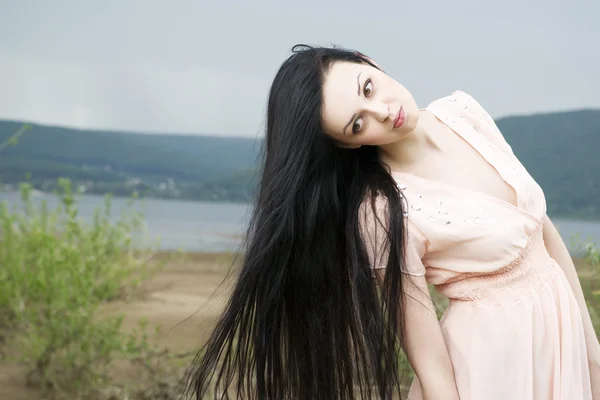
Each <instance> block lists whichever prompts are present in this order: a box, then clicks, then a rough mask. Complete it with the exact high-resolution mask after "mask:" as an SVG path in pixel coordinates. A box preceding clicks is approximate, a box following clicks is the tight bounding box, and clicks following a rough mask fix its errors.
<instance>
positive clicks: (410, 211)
mask: <svg viewBox="0 0 600 400" xmlns="http://www.w3.org/2000/svg"><path fill="white" fill-rule="evenodd" d="M426 110H428V111H429V112H431V113H432V114H433V115H434V116H435V117H436V118H438V119H439V120H440V121H441V122H443V123H444V124H446V125H447V126H448V127H449V128H450V129H451V132H452V133H453V134H457V135H459V136H460V137H461V138H462V139H464V141H465V142H466V143H468V144H469V145H470V146H471V147H472V148H473V149H474V150H475V151H476V152H477V153H478V154H479V155H480V156H481V157H482V158H483V160H484V161H485V162H487V163H488V164H489V165H490V166H492V167H493V168H494V169H495V171H496V172H497V173H498V174H499V176H500V177H501V178H502V180H503V181H504V182H505V183H506V184H507V185H509V186H510V187H511V188H512V189H514V193H515V194H516V204H512V203H509V202H507V201H505V200H501V199H499V198H496V197H494V196H490V195H487V194H483V193H480V192H476V191H471V190H465V189H461V188H458V187H454V186H450V185H447V184H444V183H441V182H437V181H432V180H428V179H424V178H421V177H418V176H416V175H411V174H408V173H402V172H393V176H394V178H395V180H396V182H397V184H398V185H399V187H400V189H401V190H402V191H403V193H404V196H405V197H406V204H405V207H406V211H407V212H406V214H405V217H406V218H405V220H406V222H407V226H408V229H407V231H408V249H407V254H406V257H407V263H406V269H405V271H404V272H405V273H407V274H411V275H418V276H425V277H426V280H427V282H428V283H430V284H432V285H433V286H434V287H435V289H436V290H437V291H438V292H439V293H441V294H443V295H445V296H446V297H448V298H449V299H450V303H449V307H448V308H447V310H446V311H445V313H444V315H443V316H442V318H441V319H440V325H441V329H442V333H443V336H444V340H445V343H446V346H447V348H448V351H449V354H450V358H451V360H452V365H453V368H454V374H455V378H456V385H457V387H458V391H459V394H460V398H461V400H532V399H535V400H537V399H540V400H541V399H544V400H546V399H548V400H550V399H552V400H556V399H561V400H591V398H592V395H591V388H590V376H589V369H588V360H587V355H586V344H585V337H584V330H583V322H582V318H581V314H580V310H579V307H578V304H577V302H576V299H575V297H574V294H573V292H572V290H571V288H570V286H569V283H568V281H567V279H566V277H565V275H564V273H563V271H562V269H561V268H560V266H559V265H558V264H557V263H556V262H555V261H554V260H553V259H552V258H551V257H550V255H549V254H548V252H547V250H546V247H545V245H544V241H543V237H542V223H543V220H544V218H545V217H546V201H545V198H544V193H543V191H542V189H541V188H540V186H539V185H538V184H537V183H536V182H535V181H534V179H533V178H532V177H531V176H530V175H529V173H528V172H527V171H526V169H525V168H524V167H523V165H522V164H521V163H520V162H519V160H518V159H517V158H516V157H515V155H514V153H513V151H512V149H511V147H510V145H509V144H508V143H507V142H506V141H505V139H504V137H503V135H502V134H501V132H500V130H499V129H498V127H497V126H496V124H495V123H494V121H493V119H492V118H491V117H490V115H489V114H488V113H487V112H486V111H485V110H484V109H483V108H482V107H481V105H480V104H479V103H478V102H477V101H476V100H475V99H474V98H473V97H471V96H470V95H468V94H466V93H464V92H462V91H456V92H454V93H452V94H451V95H449V96H446V97H443V98H440V99H438V100H435V101H433V102H432V103H431V104H429V105H428V107H427V108H426ZM471 173H472V174H477V170H473V171H472V172H471ZM370 254H371V256H372V259H371V262H372V263H373V268H385V263H383V262H377V260H376V259H375V258H374V256H373V254H374V253H373V252H372V251H371V252H370ZM379 261H381V260H379ZM409 399H410V400H421V399H423V395H422V393H421V387H420V384H419V381H418V378H415V380H414V381H413V383H412V386H411V389H410V392H409Z"/></svg>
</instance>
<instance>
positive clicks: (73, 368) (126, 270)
mask: <svg viewBox="0 0 600 400" xmlns="http://www.w3.org/2000/svg"><path fill="white" fill-rule="evenodd" d="M59 186H60V188H61V190H60V191H59V192H58V193H57V195H58V196H60V199H61V201H60V205H59V207H57V209H55V210H49V209H48V206H47V204H46V203H45V202H42V204H41V207H36V206H35V205H34V202H33V201H32V197H31V193H32V190H31V186H30V185H28V184H22V185H21V198H22V204H21V205H20V206H21V207H19V208H14V209H10V208H9V206H8V205H7V204H5V203H1V202H0V332H1V333H0V334H1V335H2V338H3V342H4V346H3V347H4V350H5V351H4V353H5V357H11V358H13V359H16V360H17V361H19V362H23V363H25V364H26V365H27V366H28V368H29V370H30V372H29V375H28V381H29V382H30V383H36V384H38V385H41V386H42V387H44V388H50V389H52V391H53V392H54V393H61V392H63V393H65V392H70V393H73V392H78V393H82V392H86V391H90V390H93V389H95V388H99V387H101V386H102V385H103V384H106V383H107V381H108V371H109V366H110V364H111V362H112V361H113V360H115V359H124V358H125V359H126V358H133V357H138V356H140V354H142V353H143V352H144V351H146V350H148V349H149V344H148V341H147V337H146V335H145V329H144V326H142V327H141V328H142V329H141V330H140V331H137V332H133V333H127V334H125V333H123V331H122V329H121V326H122V320H123V319H122V317H121V316H108V317H100V315H99V312H98V311H99V307H100V306H101V305H102V304H103V303H106V302H108V301H111V300H115V299H120V298H123V297H124V296H127V295H128V294H129V293H131V290H132V289H134V288H135V287H136V286H137V285H139V283H140V282H142V280H143V279H144V278H146V277H147V276H148V275H149V273H151V272H152V271H151V270H150V268H149V267H148V265H149V264H148V263H147V260H148V257H149V255H150V254H151V253H150V252H149V251H140V250H134V246H133V237H134V236H135V234H136V233H138V232H140V231H141V227H142V225H141V222H142V219H141V215H139V214H138V213H135V212H133V210H132V209H128V210H127V212H125V213H124V214H123V215H121V216H120V218H119V219H118V220H117V221H116V222H111V215H110V214H111V201H110V197H107V198H106V201H105V207H104V210H97V211H96V213H95V215H94V218H93V221H91V222H89V223H86V222H85V221H84V220H83V219H81V218H80V216H79V215H78V210H77V201H76V196H75V195H74V193H73V192H72V190H71V185H70V182H69V181H68V180H60V181H59ZM8 349H10V351H9V350H8Z"/></svg>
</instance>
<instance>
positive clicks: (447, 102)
mask: <svg viewBox="0 0 600 400" xmlns="http://www.w3.org/2000/svg"><path fill="white" fill-rule="evenodd" d="M436 107H444V108H455V107H462V109H465V110H471V111H474V112H478V113H480V114H484V115H486V116H487V115H489V114H488V112H487V111H486V110H485V108H484V107H483V106H482V105H481V104H480V103H479V101H478V100H476V99H475V97H473V96H472V95H471V94H469V93H467V92H465V91H463V90H459V89H458V90H454V91H453V92H451V93H450V94H448V95H446V96H443V97H440V98H438V99H435V100H433V101H432V102H431V103H429V105H428V106H427V108H436Z"/></svg>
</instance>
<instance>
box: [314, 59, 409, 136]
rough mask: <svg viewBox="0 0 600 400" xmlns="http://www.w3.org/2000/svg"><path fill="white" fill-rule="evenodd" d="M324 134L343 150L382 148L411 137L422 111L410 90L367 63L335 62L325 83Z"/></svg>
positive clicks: (327, 74)
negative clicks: (357, 147)
mask: <svg viewBox="0 0 600 400" xmlns="http://www.w3.org/2000/svg"><path fill="white" fill-rule="evenodd" d="M321 111H322V118H323V120H322V125H323V130H324V131H325V133H326V134H327V135H329V136H330V137H331V138H332V139H334V140H336V141H337V142H338V143H340V144H341V145H343V146H348V147H354V146H359V145H371V146H381V145H385V144H389V143H393V142H396V141H398V140H400V139H402V138H403V137H405V136H406V135H408V134H409V133H410V132H411V131H412V130H413V129H415V127H416V126H417V122H418V120H419V108H418V106H417V104H416V102H415V100H414V99H413V97H412V95H411V94H410V92H409V91H408V90H406V88H404V87H403V86H402V85H400V84H399V83H398V82H396V81H395V80H394V79H392V78H390V77H389V76H388V75H386V74H385V73H384V72H383V71H381V70H379V69H377V68H374V67H372V66H370V65H368V64H366V63H361V64H356V63H351V62H341V61H338V62H335V63H333V64H332V65H331V67H330V69H329V71H328V72H327V73H326V76H325V81H324V83H323V108H322V110H321Z"/></svg>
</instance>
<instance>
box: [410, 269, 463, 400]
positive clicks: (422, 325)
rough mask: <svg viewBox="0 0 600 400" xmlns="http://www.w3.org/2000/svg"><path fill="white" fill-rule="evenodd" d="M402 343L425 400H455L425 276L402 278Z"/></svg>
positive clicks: (443, 343)
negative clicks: (403, 334) (403, 301)
mask: <svg viewBox="0 0 600 400" xmlns="http://www.w3.org/2000/svg"><path fill="white" fill-rule="evenodd" d="M404 277H405V284H404V285H403V288H404V291H405V293H406V297H405V298H406V300H405V303H404V307H405V309H404V312H405V314H404V324H405V343H404V350H405V352H406V355H407V358H408V362H409V363H410V365H411V367H412V369H413V371H414V372H415V374H416V376H417V378H418V380H419V382H420V384H421V390H422V393H423V399H424V400H438V399H439V400H458V399H459V395H458V390H457V388H456V380H455V379H454V370H453V368H452V363H451V361H450V356H449V354H448V349H447V347H446V343H445V342H444V337H443V336H442V330H441V328H440V324H439V321H438V318H437V315H436V312H435V308H434V304H433V301H432V299H431V296H430V294H429V289H428V287H427V283H426V281H425V277H424V276H413V275H407V274H405V275H404Z"/></svg>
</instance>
